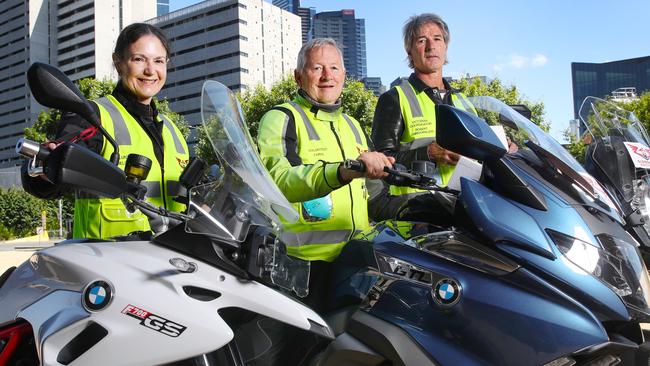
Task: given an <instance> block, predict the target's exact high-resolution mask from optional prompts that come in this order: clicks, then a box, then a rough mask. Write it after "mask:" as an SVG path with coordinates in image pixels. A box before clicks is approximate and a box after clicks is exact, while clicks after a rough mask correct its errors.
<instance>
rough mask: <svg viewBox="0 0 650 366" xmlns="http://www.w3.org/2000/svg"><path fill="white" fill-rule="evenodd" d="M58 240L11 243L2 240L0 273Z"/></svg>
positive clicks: (0, 245)
mask: <svg viewBox="0 0 650 366" xmlns="http://www.w3.org/2000/svg"><path fill="white" fill-rule="evenodd" d="M56 242H57V240H50V241H42V242H22V243H9V242H0V274H2V273H4V271H5V270H6V269H7V268H9V267H11V266H18V265H19V264H21V263H22V262H24V261H25V260H27V258H29V257H30V256H31V255H32V253H33V252H34V251H35V250H38V249H41V248H47V247H50V246H52V245H54V243H56Z"/></svg>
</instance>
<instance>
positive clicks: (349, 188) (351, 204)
mask: <svg viewBox="0 0 650 366" xmlns="http://www.w3.org/2000/svg"><path fill="white" fill-rule="evenodd" d="M330 128H331V129H332V133H333V134H334V137H336V143H338V144H339V149H341V155H342V156H343V161H345V159H347V158H346V157H345V150H343V144H341V139H340V138H339V135H338V134H337V133H336V129H335V128H334V122H332V121H330ZM350 183H352V182H350ZM348 192H350V218H352V230H351V231H350V236H348V241H349V240H350V239H351V238H352V235H354V233H355V232H356V231H357V229H356V228H357V225H356V223H355V222H354V196H353V195H352V186H350V184H348Z"/></svg>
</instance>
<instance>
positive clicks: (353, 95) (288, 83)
mask: <svg viewBox="0 0 650 366" xmlns="http://www.w3.org/2000/svg"><path fill="white" fill-rule="evenodd" d="M297 90H298V86H297V85H296V82H295V80H294V78H293V76H286V77H285V78H283V79H282V80H280V81H278V82H277V83H275V84H274V85H273V86H272V87H271V89H266V88H265V87H264V86H263V85H261V84H258V85H257V86H255V87H254V88H252V89H250V90H246V91H244V92H243V93H240V94H239V95H238V99H239V100H240V103H241V107H242V111H243V112H244V119H245V120H246V124H247V125H248V129H249V132H250V134H251V136H252V137H253V139H255V137H256V136H257V130H258V128H259V124H260V120H261V119H262V116H263V115H264V114H265V113H266V112H268V111H269V110H271V108H273V107H274V106H276V105H278V104H282V103H285V102H287V101H289V100H291V99H293V97H294V96H295V94H296V92H297ZM341 101H342V109H343V111H344V112H345V113H347V114H349V115H350V116H352V117H354V118H355V119H357V120H358V121H359V123H360V124H361V126H362V127H363V128H364V130H365V131H366V133H369V132H370V127H371V125H372V118H373V114H374V112H375V106H376V105H377V97H376V96H375V95H374V94H372V92H371V91H369V90H366V89H365V87H364V86H363V84H362V83H361V82H359V81H356V80H352V79H347V80H346V82H345V84H344V86H343V91H342V94H341ZM195 152H196V155H197V156H199V157H201V158H202V159H204V160H205V161H208V162H210V163H214V162H216V157H215V156H214V153H213V151H212V145H211V144H210V141H209V140H208V138H207V135H206V133H205V131H203V129H201V130H199V138H198V142H197V144H196V146H195Z"/></svg>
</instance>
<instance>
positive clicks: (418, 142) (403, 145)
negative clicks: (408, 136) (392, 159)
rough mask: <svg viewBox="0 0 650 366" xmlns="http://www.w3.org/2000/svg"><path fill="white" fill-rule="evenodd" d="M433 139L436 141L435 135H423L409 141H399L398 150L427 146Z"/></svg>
mask: <svg viewBox="0 0 650 366" xmlns="http://www.w3.org/2000/svg"><path fill="white" fill-rule="evenodd" d="M434 141H436V139H435V137H423V138H419V139H415V140H413V141H411V142H400V146H399V150H400V151H409V150H415V149H417V148H420V147H423V146H427V145H429V144H430V143H432V142H434Z"/></svg>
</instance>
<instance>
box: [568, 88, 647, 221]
mask: <svg viewBox="0 0 650 366" xmlns="http://www.w3.org/2000/svg"><path fill="white" fill-rule="evenodd" d="M579 114H580V120H581V122H582V126H584V128H585V130H586V131H585V133H584V134H583V136H582V141H583V142H584V143H586V144H587V145H589V146H588V148H587V162H586V165H585V166H588V167H589V168H590V171H591V170H593V174H594V175H595V176H597V177H599V178H600V179H603V182H605V183H606V184H608V185H611V186H612V188H613V189H614V190H616V192H617V193H618V194H619V198H620V199H621V200H622V201H623V202H626V203H629V205H630V207H629V208H627V209H626V213H629V212H631V211H634V210H636V209H639V210H641V211H642V212H643V214H644V215H645V216H646V218H647V217H648V204H650V185H649V183H650V181H648V178H649V173H650V140H649V139H648V134H647V132H646V130H645V128H644V127H643V125H642V124H641V122H640V121H639V119H638V118H637V117H636V116H635V115H634V113H632V112H630V111H627V110H625V109H623V108H621V107H619V106H618V105H616V104H614V103H612V102H610V101H606V100H603V99H599V98H595V97H587V98H585V100H584V101H583V102H582V105H581V107H580V112H579ZM603 175H604V176H603ZM646 226H647V225H646ZM648 229H650V227H646V230H648Z"/></svg>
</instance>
